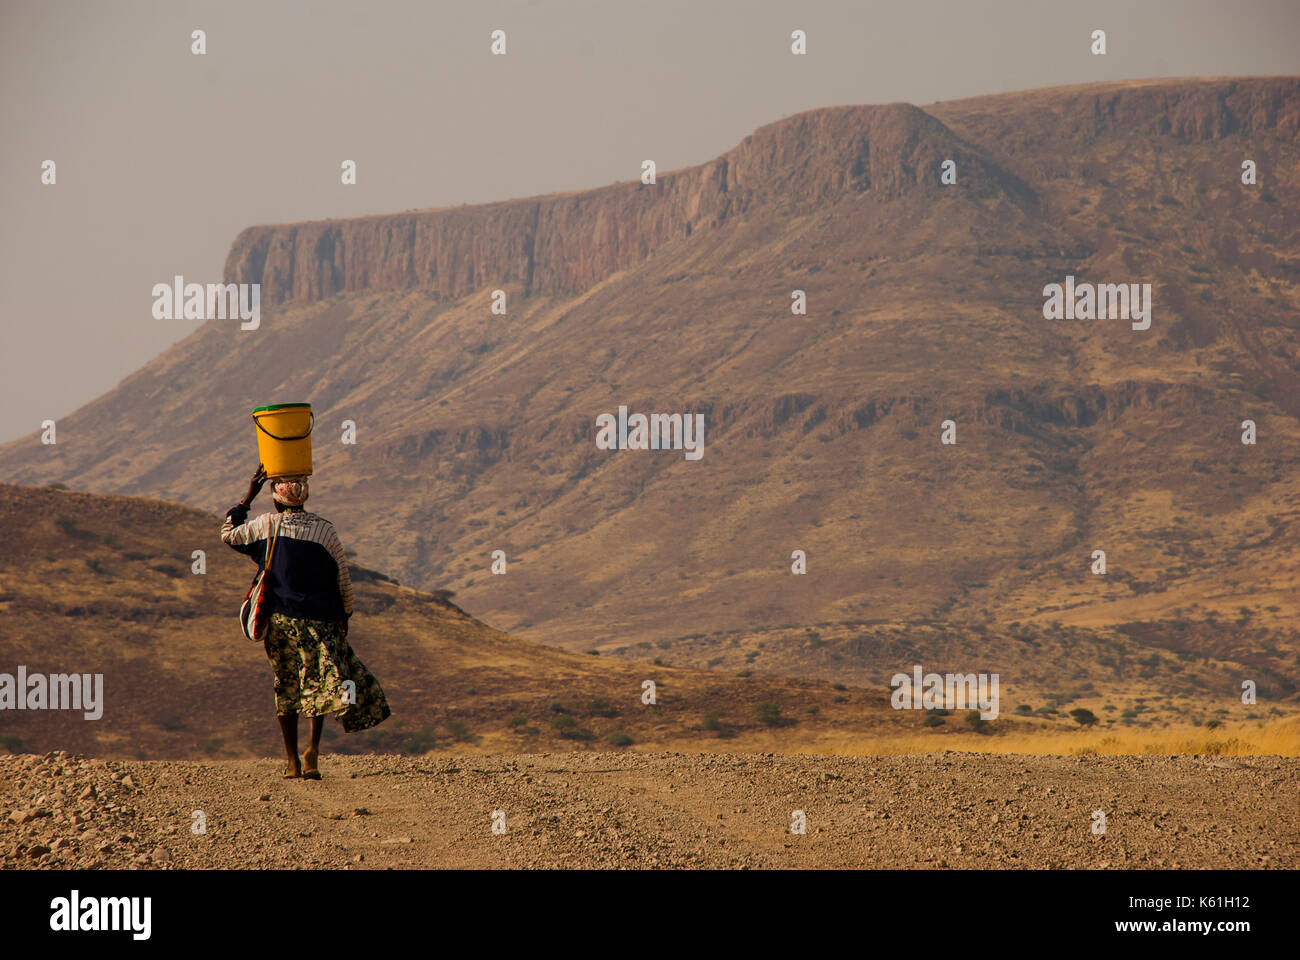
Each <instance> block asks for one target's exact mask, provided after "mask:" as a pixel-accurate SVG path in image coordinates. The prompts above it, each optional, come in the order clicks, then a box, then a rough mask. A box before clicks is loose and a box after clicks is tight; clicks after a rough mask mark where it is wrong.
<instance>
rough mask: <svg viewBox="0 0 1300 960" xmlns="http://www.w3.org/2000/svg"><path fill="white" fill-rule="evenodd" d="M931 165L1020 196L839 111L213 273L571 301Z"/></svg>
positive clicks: (340, 235)
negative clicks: (691, 247)
mask: <svg viewBox="0 0 1300 960" xmlns="http://www.w3.org/2000/svg"><path fill="white" fill-rule="evenodd" d="M941 159H952V160H954V161H955V162H957V163H958V165H959V168H960V169H962V171H963V176H964V177H968V178H969V179H970V181H971V182H972V183H973V184H977V186H975V187H972V191H973V192H975V193H978V194H981V195H992V194H994V193H997V192H998V191H1001V190H1005V191H1007V192H1008V194H1009V195H1012V196H1015V197H1016V198H1017V199H1018V200H1020V201H1022V202H1030V201H1031V200H1032V196H1031V194H1030V191H1029V190H1028V189H1027V188H1026V187H1024V185H1023V184H1021V183H1019V182H1018V181H1017V180H1016V179H1015V178H1014V177H1011V176H1010V175H1008V174H1006V173H1005V172H1003V171H1000V170H998V169H996V168H995V167H994V166H993V165H992V164H990V163H988V162H987V161H986V160H985V159H984V158H983V157H982V156H981V155H980V154H979V153H978V152H977V151H975V150H974V149H973V148H971V147H970V146H968V145H966V144H964V143H962V142H961V141H960V140H959V139H958V138H957V137H955V136H954V135H953V134H952V133H951V132H950V131H949V130H948V129H947V128H946V127H944V125H943V124H942V123H940V122H939V121H937V120H935V119H934V118H933V117H931V116H929V115H928V114H926V113H924V112H923V111H921V110H919V109H917V108H916V107H913V106H910V105H907V104H894V105H890V106H883V107H839V108H832V109H827V110H817V111H813V112H810V113H805V114H800V115H799V116H796V117H792V118H790V119H788V120H784V121H781V122H779V123H773V124H769V125H767V126H765V127H761V128H760V129H759V130H757V131H756V132H755V133H754V134H753V135H751V136H749V137H746V138H745V140H744V142H743V143H741V144H740V145H739V146H737V147H736V148H735V149H733V150H731V151H729V152H728V153H726V154H725V155H723V156H721V157H719V158H718V159H716V160H714V161H712V162H710V163H707V164H702V165H700V166H697V167H690V168H688V169H686V170H678V171H672V172H667V173H660V174H659V176H658V177H657V178H656V179H657V182H656V183H654V184H642V183H640V182H639V181H635V182H632V183H624V184H616V185H613V186H609V187H604V188H601V189H598V190H591V191H586V192H582V193H574V194H562V195H555V196H547V197H541V198H535V199H527V200H514V201H508V202H505V203H494V204H487V205H483V206H475V207H465V208H453V209H445V210H430V211H426V212H421V213H406V214H394V215H390V216H377V217H363V218H360V219H356V220H343V221H318V222H312V223H299V224H283V225H278V226H266V227H250V228H249V229H247V230H245V231H243V232H242V233H241V234H240V235H239V236H238V237H237V238H236V240H235V243H234V246H233V247H232V248H231V251H230V255H229V256H228V258H227V260H226V269H225V277H226V281H227V282H234V283H261V284H262V303H263V305H264V306H265V305H274V304H278V303H283V302H285V301H288V300H293V301H296V302H299V303H311V302H313V301H315V300H320V299H322V298H324V297H328V296H330V295H331V294H334V293H338V292H340V291H356V290H401V289H406V288H411V287H420V288H423V289H426V290H430V291H434V292H436V293H438V294H439V295H441V296H443V297H449V298H454V297H460V296H464V295H466V294H469V293H473V292H476V291H479V290H482V289H484V288H485V287H488V286H489V285H490V286H491V287H498V286H502V287H504V286H508V285H514V286H515V287H517V288H521V289H522V291H523V293H524V295H528V294H531V293H547V294H560V295H565V294H576V293H580V292H582V291H584V290H586V289H588V288H589V287H591V286H593V285H594V284H596V283H599V282H600V281H601V280H604V279H605V278H606V277H608V276H610V275H612V274H614V273H616V272H618V271H620V270H626V269H628V268H629V267H633V266H635V265H636V264H638V263H641V262H642V261H644V260H645V259H646V257H647V256H648V255H649V254H650V253H651V252H652V251H654V250H656V249H658V248H660V247H661V246H663V245H664V244H665V243H667V242H670V241H673V240H680V239H684V238H686V237H689V236H691V235H692V234H693V233H695V232H697V231H699V230H709V229H713V228H716V227H718V226H719V225H721V224H722V223H723V222H725V221H726V220H727V219H728V218H729V217H734V216H737V215H740V214H743V213H745V212H746V211H748V210H750V209H751V208H753V207H754V206H755V205H761V204H774V203H775V204H781V205H783V206H785V207H787V208H789V209H790V210H791V211H792V212H793V211H807V210H811V209H815V208H817V207H818V205H821V204H826V203H828V202H831V201H832V200H836V199H841V198H843V197H844V196H846V195H852V194H858V193H866V192H870V194H871V195H872V196H873V197H875V198H877V199H881V200H895V199H899V198H902V197H906V196H910V195H916V194H928V195H934V194H935V193H936V192H937V191H938V190H939V185H938V171H939V163H940V161H941Z"/></svg>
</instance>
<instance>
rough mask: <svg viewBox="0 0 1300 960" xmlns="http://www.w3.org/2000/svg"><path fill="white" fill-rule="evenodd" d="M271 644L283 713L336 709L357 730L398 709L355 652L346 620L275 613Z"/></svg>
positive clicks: (277, 704) (278, 711)
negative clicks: (345, 628) (390, 704)
mask: <svg viewBox="0 0 1300 960" xmlns="http://www.w3.org/2000/svg"><path fill="white" fill-rule="evenodd" d="M265 647H266V656H267V658H268V659H270V661H271V668H272V669H273V670H274V671H275V713H276V715H277V716H281V717H284V716H288V715H289V714H294V713H296V714H298V715H299V716H302V717H323V716H324V715H325V714H327V713H332V714H335V715H336V716H337V717H338V719H339V723H341V724H343V729H344V730H346V731H347V732H348V733H355V732H356V731H358V730H367V729H369V728H370V727H373V726H375V725H376V724H378V723H381V722H383V721H384V720H385V719H386V718H387V717H388V716H390V715H391V714H392V711H391V710H389V709H388V701H387V700H386V699H385V698H384V688H383V687H381V686H380V685H379V681H378V680H376V679H375V675H374V674H373V673H371V672H370V671H369V670H367V669H366V665H365V664H364V663H362V662H361V659H360V658H359V657H358V656H357V655H356V654H355V653H353V652H352V645H351V644H349V643H348V638H347V637H345V636H344V635H343V627H342V625H341V624H338V623H327V622H325V621H322V620H299V619H297V618H296V617H290V616H286V615H285V614H283V613H273V614H271V622H270V626H269V629H268V630H267V632H266V641H265ZM349 681H350V682H349Z"/></svg>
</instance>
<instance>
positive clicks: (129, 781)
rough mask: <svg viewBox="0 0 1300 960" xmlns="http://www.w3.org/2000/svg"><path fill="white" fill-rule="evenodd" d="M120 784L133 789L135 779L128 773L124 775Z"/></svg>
mask: <svg viewBox="0 0 1300 960" xmlns="http://www.w3.org/2000/svg"><path fill="white" fill-rule="evenodd" d="M122 786H124V787H130V788H131V789H132V790H134V789H135V781H134V780H133V779H131V774H129V773H128V774H127V775H126V776H125V777H123V778H122Z"/></svg>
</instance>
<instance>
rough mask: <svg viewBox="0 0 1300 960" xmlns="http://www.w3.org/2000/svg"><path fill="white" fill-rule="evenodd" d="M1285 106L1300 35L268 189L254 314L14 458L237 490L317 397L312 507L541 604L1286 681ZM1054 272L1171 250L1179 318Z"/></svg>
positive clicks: (398, 558) (793, 648) (1291, 181)
mask: <svg viewBox="0 0 1300 960" xmlns="http://www.w3.org/2000/svg"><path fill="white" fill-rule="evenodd" d="M1298 134H1300V79H1298V78H1295V77H1279V78H1250V79H1186V80H1159V81H1138V82H1131V83H1117V84H1098V85H1090V86H1083V87H1070V88H1057V89H1050V90H1039V91H1029V92H1023V93H1012V94H1002V95H997V96H989V97H979V98H974V99H970V100H962V101H954V102H948V103H940V104H934V105H930V106H928V107H925V108H920V107H916V106H910V105H906V104H891V105H887V106H875V107H871V106H862V107H858V106H855V107H833V108H827V109H822V110H814V111H811V112H808V113H804V114H800V115H798V116H794V117H790V118H787V119H785V120H781V121H779V122H777V123H773V124H770V125H768V126H765V127H763V128H761V129H759V130H757V131H755V132H754V133H753V134H752V135H751V136H749V137H747V138H745V140H744V141H743V142H741V143H740V144H739V145H738V146H737V147H735V148H734V149H733V150H731V151H729V152H727V153H726V154H724V155H723V156H721V157H719V158H717V159H715V160H713V161H710V162H708V163H704V164H702V165H700V166H697V167H692V168H689V169H685V170H680V171H675V172H670V173H661V174H660V175H659V176H658V178H657V182H656V183H655V184H653V185H646V184H642V183H640V182H632V183H622V184H615V185H612V186H607V187H603V188H600V189H596V190H591V191H586V192H580V193H571V194H562V195H552V196H545V197H538V198H530V199H522V200H511V201H505V202H502V203H495V204H488V205H483V206H475V207H462V208H456V209H446V210H434V211H427V212H420V213H407V214H394V215H388V216H375V217H366V218H360V219H356V220H344V221H323V222H315V223H302V224H288V225H275V226H259V227H253V228H250V229H248V230H245V231H244V232H243V233H241V234H240V236H239V237H238V238H236V240H235V243H234V245H233V247H232V249H231V251H230V254H229V257H228V259H227V263H226V269H225V277H226V279H227V280H229V281H231V282H250V283H251V282H256V283H261V284H262V303H263V307H264V315H263V318H262V325H261V327H260V329H258V330H256V331H241V330H240V329H238V324H237V323H236V322H231V321H211V322H209V323H207V324H206V325H204V326H203V327H202V328H201V329H199V330H198V331H196V332H195V333H194V334H193V335H192V336H190V337H189V338H187V339H186V340H184V341H182V342H181V343H179V344H177V345H176V346H175V347H173V348H171V349H169V350H167V351H166V352H164V353H163V354H162V355H161V356H159V357H158V358H157V359H155V360H154V361H153V362H151V363H150V364H148V365H147V366H146V367H144V368H143V369H142V370H140V371H138V372H137V373H135V374H133V375H132V376H130V377H128V378H127V379H126V380H124V381H123V382H122V383H121V384H120V385H119V386H118V387H117V388H115V389H114V390H113V391H111V392H109V393H108V394H106V395H105V396H103V397H101V398H100V399H98V400H96V401H95V402H93V403H91V404H88V405H87V406H86V407H84V408H82V409H81V410H78V411H77V412H75V413H74V414H72V415H71V416H69V417H67V418H66V419H65V420H63V421H60V423H59V425H58V443H57V444H56V445H54V446H42V445H41V444H40V442H39V439H38V437H37V436H35V435H33V436H31V437H27V438H23V439H21V440H18V441H15V442H13V443H10V444H8V445H6V446H5V447H3V448H0V476H3V477H4V478H6V479H8V480H11V481H14V482H21V483H28V484H46V483H51V482H62V483H66V484H69V485H71V486H74V487H77V488H83V489H93V490H96V491H101V492H112V493H128V494H147V495H150V496H157V497H163V498H166V499H171V500H177V501H182V502H185V503H188V504H191V505H193V506H195V507H199V508H202V509H203V510H207V511H221V510H224V509H225V508H226V507H227V506H229V504H230V503H232V502H233V501H234V500H235V499H236V498H237V497H238V496H239V494H240V493H241V492H242V489H243V486H244V483H245V480H246V477H247V475H248V474H251V472H252V470H253V468H254V466H255V464H256V455H255V448H254V433H253V427H252V425H251V423H250V420H249V412H250V410H251V408H252V407H253V406H256V405H259V404H263V403H269V402H279V401H288V400H310V401H311V402H312V403H313V404H314V406H315V409H316V412H317V433H316V436H315V446H316V460H317V472H316V477H315V482H314V487H313V489H314V493H313V505H314V506H315V507H316V508H317V509H318V510H319V511H320V512H322V513H323V514H325V515H326V516H329V517H331V519H333V520H335V521H336V522H337V523H339V524H340V526H341V527H342V528H343V529H344V530H345V531H346V537H345V539H346V541H347V542H348V543H349V544H350V545H352V546H354V547H355V548H356V550H357V552H358V558H359V559H360V560H361V561H362V562H364V563H367V564H369V565H372V566H375V567H377V568H379V569H383V570H387V571H389V572H390V573H392V574H394V575H395V576H397V577H399V578H400V579H401V580H402V581H403V582H409V583H412V584H414V585H416V586H419V587H423V588H427V589H433V588H446V589H452V590H454V591H456V596H457V600H458V602H460V603H463V604H464V606H465V607H466V609H469V610H472V611H473V612H474V613H475V615H477V616H481V617H483V618H484V619H487V620H490V621H491V622H493V623H496V624H497V625H499V626H500V627H502V628H505V629H507V630H509V631H510V632H512V633H515V634H518V635H520V636H524V637H528V638H530V639H536V640H542V641H545V642H547V643H550V644H555V645H560V646H564V647H567V648H569V649H571V650H586V649H589V648H596V649H600V650H602V651H605V652H613V653H618V654H621V655H623V656H628V657H634V656H635V657H639V656H646V655H658V656H660V657H661V658H662V659H664V660H665V661H667V662H673V663H683V664H690V665H695V666H709V665H710V664H712V665H715V666H716V665H727V666H731V665H732V664H733V663H744V664H747V665H749V666H750V667H752V668H753V669H756V670H762V671H765V672H769V673H785V674H787V675H790V676H814V677H821V678H826V679H836V680H842V681H844V682H855V683H858V682H861V683H863V684H880V683H883V682H884V681H885V680H886V679H887V678H888V677H889V676H890V675H891V674H892V673H893V672H894V671H896V670H899V669H903V670H906V669H909V668H910V666H911V665H912V663H914V662H917V659H919V658H921V657H924V658H925V659H923V660H920V662H922V663H923V664H924V665H925V666H926V667H927V669H928V668H929V667H930V666H931V665H932V664H933V666H934V667H935V668H943V669H949V668H951V669H960V670H963V671H965V670H978V669H1003V670H1005V671H1009V674H1008V675H1009V676H1013V677H1015V679H1016V680H1017V681H1018V682H1020V683H1021V684H1022V688H1023V689H1025V690H1032V691H1034V694H1035V695H1036V696H1044V697H1045V696H1047V695H1048V694H1053V695H1056V696H1058V697H1068V696H1070V695H1077V694H1080V693H1086V692H1087V688H1086V687H1084V685H1085V684H1087V685H1091V687H1092V689H1094V690H1111V689H1114V690H1117V691H1120V692H1122V693H1123V695H1124V696H1127V697H1140V696H1143V695H1144V694H1143V693H1142V691H1144V690H1145V691H1147V692H1148V694H1150V695H1152V696H1160V697H1164V696H1170V695H1173V694H1175V693H1177V694H1179V695H1185V696H1190V697H1192V698H1193V699H1194V700H1195V701H1196V703H1197V704H1198V705H1199V706H1198V707H1196V708H1197V709H1204V710H1210V709H1215V708H1227V707H1234V709H1235V706H1234V705H1236V706H1239V703H1238V691H1239V686H1240V682H1241V680H1243V679H1251V680H1254V681H1255V682H1257V683H1258V685H1259V688H1260V690H1261V691H1262V692H1264V691H1266V693H1262V694H1261V696H1262V699H1263V700H1271V701H1272V702H1273V703H1277V702H1280V701H1284V700H1288V699H1292V698H1294V696H1295V693H1296V691H1297V689H1300V686H1298V685H1300V635H1298V634H1297V631H1296V627H1295V623H1296V613H1297V605H1296V597H1297V593H1296V588H1297V586H1298V585H1300V584H1298V583H1297V570H1296V565H1295V563H1294V560H1293V558H1294V556H1295V549H1296V540H1297V532H1298V531H1300V527H1298V525H1297V524H1298V518H1300V506H1298V505H1300V484H1298V482H1297V470H1296V464H1297V460H1298V459H1300V457H1298V455H1297V451H1298V450H1300V446H1297V442H1298V441H1300V423H1298V422H1297V417H1300V380H1298V379H1297V374H1298V373H1300V343H1298V341H1297V334H1298V333H1300V330H1298V323H1297V304H1300V289H1298V288H1297V277H1298V273H1297V268H1298V266H1300V257H1298V254H1297V251H1300V234H1298V227H1300V201H1298V200H1297V196H1300V194H1297V188H1298V187H1300V150H1298V149H1297V135H1298ZM947 160H952V161H953V162H954V163H955V173H956V183H955V184H953V185H944V184H943V183H941V172H942V171H943V169H944V166H943V165H944V161H947ZM1247 160H1249V161H1253V163H1254V164H1255V167H1256V171H1257V177H1258V182H1257V183H1255V184H1253V185H1247V184H1243V182H1242V168H1243V162H1244V161H1247ZM1067 277H1073V278H1075V279H1077V280H1078V282H1079V283H1081V284H1083V283H1092V284H1121V283H1122V284H1139V285H1141V284H1150V285H1151V301H1150V302H1151V307H1152V309H1151V314H1150V327H1149V329H1145V330H1138V329H1133V325H1132V324H1131V323H1130V322H1129V320H1127V319H1105V320H1060V319H1052V320H1048V319H1044V301H1045V293H1044V290H1045V287H1046V286H1047V285H1048V284H1053V283H1057V284H1064V283H1065V282H1066V278H1067ZM191 279H193V278H191ZM497 289H500V290H504V291H505V292H506V294H507V297H508V300H507V312H506V314H505V315H504V316H501V315H495V314H493V313H492V310H491V305H492V291H494V290H497ZM1139 289H1140V288H1139ZM796 290H802V291H805V293H806V296H807V315H806V316H799V315H792V313H791V303H792V292H793V291H796ZM620 406H625V407H626V408H627V409H628V410H629V411H632V412H641V413H653V412H661V413H662V412H667V413H674V412H675V413H683V414H688V413H702V414H703V415H704V418H705V435H704V453H703V456H702V457H701V458H700V459H696V460H692V459H687V458H686V457H685V456H684V455H683V452H682V451H644V452H643V451H632V450H623V451H607V450H600V449H597V446H596V418H597V416H598V415H600V414H602V413H617V411H618V409H619V407H620ZM345 420H350V421H353V422H354V423H355V425H356V443H355V444H354V445H348V444H344V443H342V442H341V437H342V435H343V423H344V421H345ZM947 420H951V421H953V422H954V423H955V425H956V439H957V442H956V444H955V445H950V444H944V443H942V442H941V433H942V427H941V424H942V423H943V422H944V421H947ZM1245 420H1252V421H1254V423H1255V428H1256V430H1257V435H1258V442H1257V443H1256V444H1254V445H1244V444H1243V443H1241V436H1242V433H1243V426H1242V424H1243V421H1245ZM496 550H500V551H503V552H504V553H505V555H506V556H507V558H508V568H507V572H506V574H505V575H494V574H493V573H491V571H490V564H491V558H492V553H493V551H496ZM796 550H802V551H805V552H806V556H807V573H806V574H805V575H802V576H798V575H793V574H792V573H791V564H792V553H793V552H794V551H796ZM1096 550H1104V551H1105V554H1106V565H1107V569H1106V573H1105V574H1104V575H1097V574H1094V573H1093V572H1092V568H1093V564H1094V551H1096ZM814 635H816V636H814ZM900 637H901V638H902V642H901V644H900V643H899V642H896V641H898V640H899V638H900ZM1035 641H1036V642H1037V643H1038V644H1039V646H1034V643H1035ZM935 658H938V659H937V660H936V659H935ZM939 661H942V662H939ZM1188 664H1199V669H1200V670H1202V671H1204V675H1203V676H1202V677H1201V678H1200V679H1199V680H1197V681H1196V682H1190V681H1189V680H1188V674H1187V673H1186V672H1185V671H1186V670H1187V669H1190V668H1188V667H1187V665H1188ZM1004 682H1006V680H1005V678H1004ZM1153 685H1154V686H1153ZM1220 704H1222V706H1220ZM1187 709H1192V707H1190V706H1189V707H1188V708H1187Z"/></svg>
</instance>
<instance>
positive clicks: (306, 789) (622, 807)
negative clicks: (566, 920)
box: [0, 753, 1300, 869]
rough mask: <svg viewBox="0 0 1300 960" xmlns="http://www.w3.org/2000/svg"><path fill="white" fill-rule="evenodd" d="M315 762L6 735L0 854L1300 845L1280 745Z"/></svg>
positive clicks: (1221, 863) (1185, 858)
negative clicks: (93, 754) (74, 749)
mask: <svg viewBox="0 0 1300 960" xmlns="http://www.w3.org/2000/svg"><path fill="white" fill-rule="evenodd" d="M322 771H323V773H324V776H325V779H324V780H322V781H319V782H311V781H302V780H293V781H285V780H281V779H280V778H279V776H278V773H279V768H278V766H277V763H276V761H273V760H270V759H268V760H263V761H209V762H181V761H138V762H135V761H102V760H95V759H88V758H83V757H79V756H73V755H69V754H64V753H51V754H45V755H42V756H36V755H15V756H0V805H2V808H0V856H2V857H3V860H2V861H0V863H2V864H3V866H4V868H5V869H13V868H40V869H48V868H55V869H57V868H110V867H114V868H120V867H139V868H144V869H176V868H186V869H190V868H241V869H242V868H298V867H309V868H335V869H338V868H342V869H366V868H390V867H392V868H403V867H510V868H553V867H578V868H583V867H707V868H734V867H744V868H776V867H814V868H817V867H885V868H887V867H903V868H943V867H995V868H1002V867H1081V868H1101V869H1123V868H1137V867H1170V868H1173V867H1190V868H1197V867H1249V868H1278V867H1283V868H1295V867H1297V866H1300V818H1297V817H1296V816H1295V811H1296V809H1297V800H1298V799H1300V797H1298V794H1300V760H1291V759H1280V758H1274V757H1262V758H1220V757H1210V756H1201V757H1192V756H1182V757H1176V758H1175V757H1078V758H1076V757H1016V756H988V755H976V754H957V753H945V754H929V755H924V756H900V757H819V756H775V755H770V754H769V755H752V756H737V755H689V756H687V755H682V754H630V753H619V754H610V753H568V754H533V755H524V754H515V755H508V756H487V757H472V758H462V759H457V758H446V757H432V756H429V757H399V756H358V757H341V756H340V757H326V758H323V759H322ZM797 810H802V811H803V812H804V815H805V817H806V833H803V834H795V833H793V832H791V823H792V816H793V814H794V811H797ZM1095 810H1102V811H1104V812H1105V815H1106V832H1105V834H1104V835H1097V834H1094V833H1093V832H1092V824H1093V811H1095ZM196 811H201V812H202V818H201V819H202V821H203V826H204V828H205V831H204V832H202V833H196V832H195V831H194V829H193V826H192V825H195V824H197V823H198V822H199V819H198V818H197V815H196ZM494 811H501V813H502V814H503V815H504V821H505V829H506V832H505V833H502V834H494V833H493V830H492V823H493V813H494Z"/></svg>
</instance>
